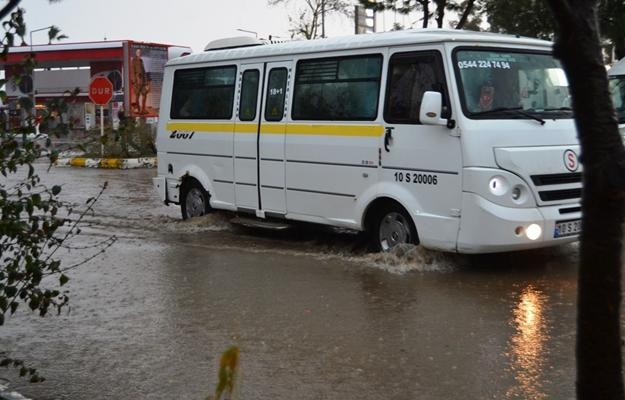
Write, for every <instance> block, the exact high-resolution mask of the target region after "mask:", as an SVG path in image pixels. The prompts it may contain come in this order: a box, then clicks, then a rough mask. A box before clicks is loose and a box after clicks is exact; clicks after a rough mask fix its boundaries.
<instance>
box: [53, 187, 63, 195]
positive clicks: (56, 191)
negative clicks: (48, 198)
mask: <svg viewBox="0 0 625 400" xmlns="http://www.w3.org/2000/svg"><path fill="white" fill-rule="evenodd" d="M59 193H61V187H60V186H59V185H54V186H52V195H54V196H56V195H58V194H59Z"/></svg>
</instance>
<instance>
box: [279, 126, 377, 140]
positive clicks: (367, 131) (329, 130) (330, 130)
mask: <svg viewBox="0 0 625 400" xmlns="http://www.w3.org/2000/svg"><path fill="white" fill-rule="evenodd" d="M286 133H287V135H324V136H367V137H379V136H382V134H383V133H384V127H383V126H381V125H310V124H306V125H303V124H288V125H287V127H286Z"/></svg>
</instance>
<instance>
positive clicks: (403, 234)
mask: <svg viewBox="0 0 625 400" xmlns="http://www.w3.org/2000/svg"><path fill="white" fill-rule="evenodd" d="M379 239H380V247H381V248H382V250H383V251H389V250H390V249H392V248H393V247H395V246H397V245H398V244H401V243H410V225H409V224H408V221H406V218H404V216H403V215H402V214H400V213H398V212H390V213H388V214H386V216H385V217H384V218H383V219H382V222H381V223H380V232H379Z"/></svg>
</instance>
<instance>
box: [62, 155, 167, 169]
mask: <svg viewBox="0 0 625 400" xmlns="http://www.w3.org/2000/svg"><path fill="white" fill-rule="evenodd" d="M54 165H55V166H57V167H83V168H107V169H133V168H154V167H155V166H156V157H142V158H83V157H73V158H59V159H58V160H56V162H55V163H54Z"/></svg>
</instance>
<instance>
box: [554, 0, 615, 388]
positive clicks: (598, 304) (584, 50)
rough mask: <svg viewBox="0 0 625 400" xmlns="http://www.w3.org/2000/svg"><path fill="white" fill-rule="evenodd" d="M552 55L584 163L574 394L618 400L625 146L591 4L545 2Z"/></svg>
mask: <svg viewBox="0 0 625 400" xmlns="http://www.w3.org/2000/svg"><path fill="white" fill-rule="evenodd" d="M548 3H549V6H550V7H551V9H552V11H553V15H554V16H555V19H556V21H557V24H558V28H557V30H556V41H555V44H554V48H553V50H554V55H555V56H556V57H557V58H559V59H560V60H561V61H562V64H563V67H564V70H565V72H566V75H567V77H568V80H569V84H570V90H571V94H572V99H573V111H574V113H575V122H576V126H577V131H578V136H579V139H580V143H581V147H582V156H583V158H582V162H583V165H584V172H583V182H584V190H583V197H582V214H583V217H582V227H583V230H582V234H581V255H580V267H579V277H578V314H577V344H576V347H577V382H576V386H577V396H578V398H579V399H623V396H624V392H623V377H622V365H621V363H622V361H621V346H622V342H621V333H620V304H621V286H620V285H621V251H622V238H623V226H622V225H623V221H624V219H625V148H624V147H623V143H622V139H621V136H620V135H619V132H618V126H617V120H616V117H615V111H614V107H613V105H612V101H611V97H610V95H609V90H608V79H607V76H606V70H605V67H604V65H603V59H602V54H601V46H600V36H599V26H598V24H597V20H596V17H597V2H596V0H548Z"/></svg>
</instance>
